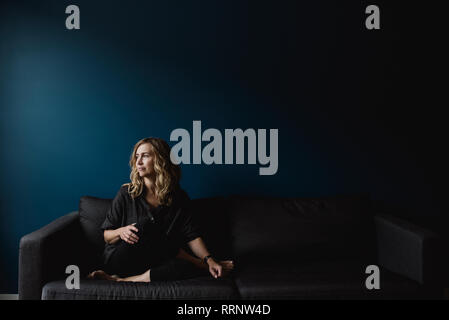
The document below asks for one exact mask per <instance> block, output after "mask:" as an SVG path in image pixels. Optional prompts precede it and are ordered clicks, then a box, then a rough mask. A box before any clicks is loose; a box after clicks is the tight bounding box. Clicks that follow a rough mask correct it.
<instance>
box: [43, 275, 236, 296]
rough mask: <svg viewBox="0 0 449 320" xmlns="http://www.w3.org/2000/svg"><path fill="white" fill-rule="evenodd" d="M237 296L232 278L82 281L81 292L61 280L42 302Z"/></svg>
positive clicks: (51, 285)
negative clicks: (146, 281) (70, 288)
mask: <svg viewBox="0 0 449 320" xmlns="http://www.w3.org/2000/svg"><path fill="white" fill-rule="evenodd" d="M237 297H238V295H237V290H236V288H235V285H234V284H233V282H232V280H231V279H230V278H220V279H214V278H212V277H209V276H204V277H198V278H194V279H187V280H179V281H157V282H156V281H155V282H150V283H144V282H113V281H107V280H81V281H80V289H77V290H69V289H67V288H66V286H65V280H60V281H53V282H49V283H47V284H46V285H45V286H44V287H43V289H42V300H147V299H151V300H178V299H184V300H185V299H192V300H193V299H209V300H220V299H236V298H237Z"/></svg>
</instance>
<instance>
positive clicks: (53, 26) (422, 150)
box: [0, 0, 442, 293]
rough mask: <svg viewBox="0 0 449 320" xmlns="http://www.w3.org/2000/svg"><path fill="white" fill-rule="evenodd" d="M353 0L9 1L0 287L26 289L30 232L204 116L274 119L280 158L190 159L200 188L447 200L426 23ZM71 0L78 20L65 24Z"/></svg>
mask: <svg viewBox="0 0 449 320" xmlns="http://www.w3.org/2000/svg"><path fill="white" fill-rule="evenodd" d="M144 2H145V5H144V4H143V3H144ZM351 2H354V3H352V4H349V1H348V3H345V4H340V2H337V1H308V2H304V1H301V2H299V1H297V2H295V1H291V2H285V1H273V2H272V3H267V2H265V3H262V2H260V1H252V2H244V1H192V0H189V1H167V0H164V1H126V2H124V1H80V0H77V1H59V0H58V1H56V0H55V1H30V3H27V2H24V1H6V2H5V1H2V4H1V5H0V108H1V109H0V110H1V120H0V121H1V150H2V153H1V166H0V167H1V176H2V179H1V191H2V193H1V203H0V204H1V215H0V219H1V220H0V221H1V227H0V228H1V229H0V236H1V238H0V240H1V242H0V243H1V256H0V260H1V265H2V266H1V268H2V269H1V271H2V272H1V274H2V277H0V278H1V287H0V293H14V292H17V269H18V245H19V240H20V238H21V237H22V236H23V235H25V234H27V233H29V232H32V231H34V230H36V229H38V228H40V227H42V226H44V225H45V224H47V223H49V222H51V221H52V220H54V219H55V218H57V217H60V216H62V215H64V214H66V213H68V212H71V211H74V210H77V206H78V201H79V198H80V197H81V196H83V195H92V196H97V197H105V198H112V197H113V196H114V195H115V193H116V192H117V190H118V188H119V187H120V185H121V184H122V183H125V182H127V181H128V177H129V167H128V159H129V155H130V152H131V150H132V147H133V145H134V144H135V143H136V142H137V141H138V140H139V139H141V138H143V137H148V136H157V137H161V138H164V139H166V140H167V141H168V140H169V137H170V132H171V131H172V130H174V129H176V128H186V129H188V130H189V131H190V132H191V130H192V121H193V120H201V121H202V126H203V130H204V129H206V128H217V129H219V130H220V131H221V132H222V133H224V129H226V128H242V129H246V128H255V129H257V128H266V129H270V128H277V129H279V170H278V172H277V174H276V175H273V176H259V175H258V167H259V166H258V165H212V166H205V165H201V166H195V165H183V166H182V169H183V179H182V186H183V187H184V188H185V190H186V191H187V192H188V193H189V195H190V196H191V197H192V198H199V197H209V196H215V195H229V194H234V193H258V194H267V195H282V196H314V195H324V194H335V193H344V192H359V191H366V192H370V194H371V196H372V198H373V199H374V200H375V202H376V203H377V204H378V205H379V206H383V207H385V208H397V210H398V211H397V212H402V213H404V214H405V215H410V216H412V215H425V214H426V215H428V214H430V215H432V214H438V213H439V212H440V210H441V207H440V206H439V202H438V201H440V198H439V195H441V194H442V192H441V191H440V189H438V176H437V172H438V169H437V168H439V167H438V164H439V163H438V159H439V158H438V157H437V156H435V153H436V152H438V151H436V150H437V149H436V148H435V147H436V146H438V145H439V143H440V141H439V140H438V134H439V133H440V131H439V130H441V127H440V126H439V124H442V120H441V119H440V120H438V119H439V117H438V116H437V115H436V114H435V112H437V111H436V109H432V108H433V107H435V106H433V105H427V108H426V110H424V111H423V110H420V111H416V110H414V109H412V108H410V103H412V102H413V101H415V100H416V99H418V98H419V96H417V95H418V94H419V93H418V92H417V91H415V90H414V87H413V85H414V83H415V82H414V78H413V77H414V75H415V74H414V72H413V68H416V64H415V65H413V64H412V62H413V61H414V58H415V57H417V55H418V53H417V52H416V51H413V50H412V51H410V50H409V49H410V48H411V47H413V43H414V42H413V41H415V40H416V39H418V41H425V36H424V35H423V34H419V33H417V34H416V33H415V35H414V37H415V38H414V39H415V40H413V41H411V39H410V38H409V36H408V33H407V32H408V29H407V28H406V27H405V26H403V25H401V23H396V22H395V21H396V20H394V19H393V18H394V17H395V15H400V14H401V12H402V11H400V10H399V9H398V8H394V7H392V5H391V4H386V3H383V2H382V3H381V4H382V5H383V7H381V8H382V10H383V11H382V12H383V15H382V29H381V30H380V31H367V30H366V29H365V28H364V17H365V14H364V8H365V7H366V5H367V3H364V2H362V3H360V2H359V1H351ZM378 3H379V2H378ZM69 4H77V5H78V6H79V7H80V10H81V30H77V31H69V30H66V28H65V18H66V14H65V7H66V6H67V5H69ZM402 9H403V8H402ZM423 128H425V130H424V129H423ZM170 144H171V145H173V143H170ZM429 155H430V157H429ZM430 159H432V160H430ZM5 275H6V276H5Z"/></svg>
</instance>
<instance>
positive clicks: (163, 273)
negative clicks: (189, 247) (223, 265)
mask: <svg viewBox="0 0 449 320" xmlns="http://www.w3.org/2000/svg"><path fill="white" fill-rule="evenodd" d="M136 227H137V229H138V230H139V231H138V232H137V233H136V234H137V236H138V237H139V241H138V242H137V243H134V244H129V243H127V242H125V241H123V240H121V239H120V240H119V241H118V242H117V243H116V248H115V251H114V252H113V254H112V255H111V257H110V258H109V261H108V263H107V264H106V265H105V271H106V272H107V273H109V274H116V275H118V276H120V277H129V276H135V275H139V274H142V273H144V272H145V271H147V270H148V269H150V270H151V271H150V280H151V281H164V280H182V279H188V278H194V277H198V276H202V275H207V274H208V273H209V271H208V270H207V269H201V268H198V267H197V266H195V265H194V264H193V263H191V262H189V261H186V260H182V259H178V258H176V255H177V254H178V252H179V248H177V247H175V246H174V245H173V244H171V243H170V242H169V241H168V240H167V239H166V238H165V235H164V234H163V233H161V231H160V230H159V229H158V227H157V226H155V225H154V224H151V223H146V224H144V225H136Z"/></svg>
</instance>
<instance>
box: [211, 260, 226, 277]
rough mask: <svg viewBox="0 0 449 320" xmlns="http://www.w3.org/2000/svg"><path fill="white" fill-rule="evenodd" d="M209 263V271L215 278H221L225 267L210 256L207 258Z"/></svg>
mask: <svg viewBox="0 0 449 320" xmlns="http://www.w3.org/2000/svg"><path fill="white" fill-rule="evenodd" d="M207 264H208V265H209V272H210V274H211V275H212V277H214V278H219V277H221V275H222V270H223V267H222V266H221V264H219V263H218V262H216V261H215V260H214V259H212V258H209V259H208V260H207Z"/></svg>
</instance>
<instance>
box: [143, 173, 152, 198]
mask: <svg viewBox="0 0 449 320" xmlns="http://www.w3.org/2000/svg"><path fill="white" fill-rule="evenodd" d="M143 182H144V184H145V189H146V194H145V196H152V195H154V193H155V192H154V191H155V190H154V189H155V183H154V179H150V178H147V177H145V178H144V179H143Z"/></svg>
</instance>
